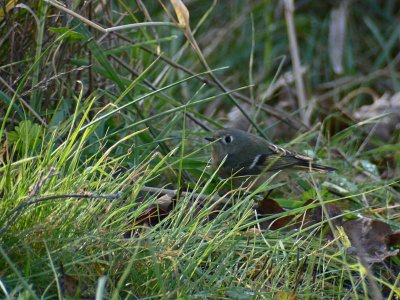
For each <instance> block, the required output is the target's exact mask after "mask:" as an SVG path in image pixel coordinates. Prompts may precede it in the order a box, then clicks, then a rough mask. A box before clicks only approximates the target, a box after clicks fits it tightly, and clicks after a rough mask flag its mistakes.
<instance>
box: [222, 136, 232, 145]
mask: <svg viewBox="0 0 400 300" xmlns="http://www.w3.org/2000/svg"><path fill="white" fill-rule="evenodd" d="M222 142H223V143H224V144H230V143H232V142H233V136H231V135H226V136H224V138H223V139H222Z"/></svg>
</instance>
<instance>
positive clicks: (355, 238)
mask: <svg viewBox="0 0 400 300" xmlns="http://www.w3.org/2000/svg"><path fill="white" fill-rule="evenodd" d="M343 228H344V231H345V232H346V234H347V236H348V237H349V239H350V242H351V245H352V248H351V249H350V251H351V252H354V251H355V254H357V255H358V256H360V255H362V256H363V258H364V259H365V260H366V262H368V263H376V262H383V261H384V260H385V259H386V258H387V257H391V256H395V255H397V254H398V253H399V250H389V247H390V246H392V245H394V244H397V243H398V242H399V235H400V233H393V231H392V229H391V227H390V225H389V224H386V223H384V222H382V221H378V220H372V219H368V218H361V219H354V220H349V221H346V222H345V223H344V224H343Z"/></svg>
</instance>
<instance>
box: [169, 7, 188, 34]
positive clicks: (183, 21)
mask: <svg viewBox="0 0 400 300" xmlns="http://www.w3.org/2000/svg"><path fill="white" fill-rule="evenodd" d="M170 2H171V4H172V6H173V7H174V10H175V13H176V16H177V17H178V22H179V25H181V26H182V27H183V28H185V29H186V30H189V29H190V25H189V11H188V9H187V8H186V6H185V4H184V3H183V2H182V0H170Z"/></svg>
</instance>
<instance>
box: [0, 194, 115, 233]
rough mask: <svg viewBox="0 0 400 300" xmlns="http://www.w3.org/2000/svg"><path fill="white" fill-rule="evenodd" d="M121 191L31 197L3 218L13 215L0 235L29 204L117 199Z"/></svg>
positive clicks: (0, 231)
mask: <svg viewBox="0 0 400 300" xmlns="http://www.w3.org/2000/svg"><path fill="white" fill-rule="evenodd" d="M121 195H122V194H121V193H117V194H110V195H93V194H61V195H50V196H44V197H40V198H36V199H32V200H30V201H27V202H25V203H22V204H20V205H18V206H17V207H16V208H14V209H13V210H12V211H10V212H9V213H8V214H7V215H6V216H5V217H4V218H3V219H4V220H7V219H8V218H10V217H11V216H13V215H14V216H13V217H12V218H11V219H10V220H9V221H8V222H7V223H6V225H4V226H3V228H2V229H1V230H0V236H1V235H3V234H4V233H5V232H6V231H7V230H8V228H9V227H10V226H11V225H12V224H14V223H15V221H16V220H17V219H18V217H19V216H20V215H21V214H22V210H23V209H24V208H26V207H28V206H30V205H34V204H37V203H40V202H44V201H49V200H54V199H65V198H91V199H111V200H115V199H119V198H121Z"/></svg>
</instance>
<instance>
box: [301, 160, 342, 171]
mask: <svg viewBox="0 0 400 300" xmlns="http://www.w3.org/2000/svg"><path fill="white" fill-rule="evenodd" d="M299 166H300V167H301V168H302V169H303V170H304V169H307V170H308V171H311V172H319V173H327V172H332V171H336V168H333V167H329V166H323V165H318V164H314V163H312V162H303V163H302V164H300V165H299Z"/></svg>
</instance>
